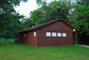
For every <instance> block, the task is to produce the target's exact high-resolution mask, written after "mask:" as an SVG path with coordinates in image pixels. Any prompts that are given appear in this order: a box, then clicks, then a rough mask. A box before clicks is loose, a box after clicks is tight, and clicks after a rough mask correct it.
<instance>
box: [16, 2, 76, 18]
mask: <svg viewBox="0 0 89 60" xmlns="http://www.w3.org/2000/svg"><path fill="white" fill-rule="evenodd" d="M51 1H52V0H47V2H51ZM72 1H74V0H72ZM37 8H38V6H37V4H36V0H28V1H27V2H21V3H20V6H17V7H16V8H15V10H16V11H17V12H18V13H20V14H21V15H24V16H26V17H29V14H30V12H31V11H33V10H35V9H37Z"/></svg>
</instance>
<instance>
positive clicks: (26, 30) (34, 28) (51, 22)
mask: <svg viewBox="0 0 89 60" xmlns="http://www.w3.org/2000/svg"><path fill="white" fill-rule="evenodd" d="M58 21H62V22H64V23H65V24H67V25H68V26H69V27H71V28H73V29H75V28H74V27H72V26H71V25H70V24H68V23H67V22H66V21H65V20H64V19H62V18H59V19H56V20H52V21H50V22H46V23H43V24H40V25H38V26H35V27H29V28H27V29H25V30H22V31H20V32H28V31H34V30H37V29H40V28H43V27H45V26H48V25H50V24H53V23H55V22H58Z"/></svg>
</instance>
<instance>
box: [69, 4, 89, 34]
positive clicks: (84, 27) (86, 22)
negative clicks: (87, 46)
mask: <svg viewBox="0 0 89 60" xmlns="http://www.w3.org/2000/svg"><path fill="white" fill-rule="evenodd" d="M71 23H72V25H73V26H75V27H76V28H77V29H79V30H80V31H81V33H84V32H86V33H87V35H89V6H86V5H78V6H77V8H76V10H75V13H74V14H73V15H72V20H71Z"/></svg>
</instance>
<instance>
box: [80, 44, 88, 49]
mask: <svg viewBox="0 0 89 60" xmlns="http://www.w3.org/2000/svg"><path fill="white" fill-rule="evenodd" d="M79 46H83V47H86V48H89V46H88V45H79Z"/></svg>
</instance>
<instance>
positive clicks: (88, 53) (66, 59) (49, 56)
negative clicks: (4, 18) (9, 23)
mask: <svg viewBox="0 0 89 60" xmlns="http://www.w3.org/2000/svg"><path fill="white" fill-rule="evenodd" d="M0 60H89V48H85V47H81V46H76V45H70V46H53V47H32V46H30V45H23V44H15V43H14V42H10V41H0Z"/></svg>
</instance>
